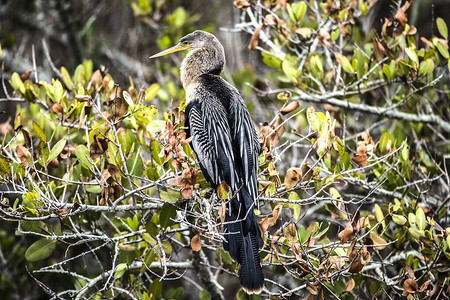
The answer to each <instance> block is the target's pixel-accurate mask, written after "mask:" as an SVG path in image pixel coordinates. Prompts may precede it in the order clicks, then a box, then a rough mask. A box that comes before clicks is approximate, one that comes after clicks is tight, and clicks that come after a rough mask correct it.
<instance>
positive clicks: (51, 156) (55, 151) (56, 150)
mask: <svg viewBox="0 0 450 300" xmlns="http://www.w3.org/2000/svg"><path fill="white" fill-rule="evenodd" d="M65 146H66V140H65V139H62V140H60V141H58V142H57V143H56V144H55V145H54V146H53V148H52V150H51V151H50V154H49V155H48V158H47V162H49V161H51V160H52V159H55V158H57V157H58V155H59V154H60V153H61V151H63V149H64V147H65Z"/></svg>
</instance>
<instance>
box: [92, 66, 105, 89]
mask: <svg viewBox="0 0 450 300" xmlns="http://www.w3.org/2000/svg"><path fill="white" fill-rule="evenodd" d="M91 80H92V83H93V84H94V87H95V89H96V90H98V88H99V87H100V86H101V85H102V83H103V76H102V73H101V72H100V70H96V71H95V72H94V73H93V74H92V79H91Z"/></svg>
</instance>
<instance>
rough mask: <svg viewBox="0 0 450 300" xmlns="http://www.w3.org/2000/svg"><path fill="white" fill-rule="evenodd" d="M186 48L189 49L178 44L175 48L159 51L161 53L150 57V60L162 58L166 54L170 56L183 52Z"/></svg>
mask: <svg viewBox="0 0 450 300" xmlns="http://www.w3.org/2000/svg"><path fill="white" fill-rule="evenodd" d="M188 48H189V47H186V46H183V45H181V44H178V45H176V46H173V47H172V48H169V49H166V50H164V51H161V52H159V53H156V54H154V55H152V56H150V58H155V57H160V56H164V55H167V54H170V53H174V52H178V51H183V50H186V49H188Z"/></svg>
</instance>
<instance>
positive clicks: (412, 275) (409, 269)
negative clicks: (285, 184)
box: [405, 264, 416, 279]
mask: <svg viewBox="0 0 450 300" xmlns="http://www.w3.org/2000/svg"><path fill="white" fill-rule="evenodd" d="M405 269H406V272H407V273H408V277H409V278H411V279H416V277H415V276H414V271H413V270H412V269H411V267H410V266H409V265H408V264H405Z"/></svg>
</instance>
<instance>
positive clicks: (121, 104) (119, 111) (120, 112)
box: [113, 97, 128, 122]
mask: <svg viewBox="0 0 450 300" xmlns="http://www.w3.org/2000/svg"><path fill="white" fill-rule="evenodd" d="M127 112H128V103H127V101H125V100H124V99H123V98H122V97H117V98H115V99H114V105H113V115H115V119H114V120H115V121H116V122H118V121H119V120H121V119H122V118H123V117H124V116H125V115H126V114H127Z"/></svg>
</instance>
